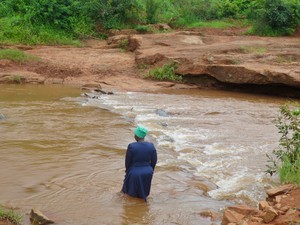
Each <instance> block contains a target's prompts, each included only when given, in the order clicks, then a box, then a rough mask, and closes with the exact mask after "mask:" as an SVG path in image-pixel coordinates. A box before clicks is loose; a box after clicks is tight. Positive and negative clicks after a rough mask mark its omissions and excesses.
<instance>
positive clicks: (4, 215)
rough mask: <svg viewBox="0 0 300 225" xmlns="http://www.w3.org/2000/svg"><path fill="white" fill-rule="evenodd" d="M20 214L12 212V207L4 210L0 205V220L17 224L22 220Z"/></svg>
mask: <svg viewBox="0 0 300 225" xmlns="http://www.w3.org/2000/svg"><path fill="white" fill-rule="evenodd" d="M22 219H23V218H22V216H20V215H19V214H17V213H16V212H14V211H13V210H12V209H9V210H5V209H4V208H2V207H1V206H0V220H1V221H9V222H11V223H13V224H16V225H19V224H21V221H22Z"/></svg>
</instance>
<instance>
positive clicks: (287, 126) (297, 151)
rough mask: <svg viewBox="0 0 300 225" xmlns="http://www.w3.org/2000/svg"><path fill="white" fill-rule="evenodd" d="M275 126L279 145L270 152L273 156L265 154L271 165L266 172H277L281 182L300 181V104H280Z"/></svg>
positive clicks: (271, 173)
mask: <svg viewBox="0 0 300 225" xmlns="http://www.w3.org/2000/svg"><path fill="white" fill-rule="evenodd" d="M276 127H277V128H278V130H279V133H280V134H281V137H280V139H279V147H278V148H277V149H275V150H273V152H272V153H273V156H274V157H275V158H274V157H272V156H270V155H267V157H268V159H269V162H270V163H271V165H267V167H268V170H267V171H266V172H267V173H269V174H270V175H273V174H274V173H279V175H280V178H281V181H282V182H293V183H300V176H299V175H300V105H298V104H296V103H292V104H291V103H290V104H287V105H284V106H282V107H281V109H280V116H279V117H278V118H277V119H276ZM297 175H298V176H297ZM295 177H296V178H297V179H295Z"/></svg>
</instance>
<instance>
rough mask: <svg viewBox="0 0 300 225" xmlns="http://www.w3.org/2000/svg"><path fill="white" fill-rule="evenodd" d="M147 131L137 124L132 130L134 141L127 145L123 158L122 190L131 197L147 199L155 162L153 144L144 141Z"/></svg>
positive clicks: (155, 156)
mask: <svg viewBox="0 0 300 225" xmlns="http://www.w3.org/2000/svg"><path fill="white" fill-rule="evenodd" d="M147 133H148V131H147V129H146V128H145V127H142V126H138V127H137V128H135V130H134V138H135V140H136V142H133V143H131V144H129V145H128V147H127V151H126V158H125V168H126V171H125V172H126V174H125V179H124V184H123V188H122V191H123V193H126V194H128V195H130V196H132V197H137V198H142V199H144V200H145V202H146V201H147V196H148V195H149V193H150V188H151V181H152V176H153V172H154V168H155V165H156V162H157V153H156V149H155V147H154V145H153V144H152V143H150V142H146V141H145V136H146V135H147Z"/></svg>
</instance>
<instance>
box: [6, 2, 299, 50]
mask: <svg viewBox="0 0 300 225" xmlns="http://www.w3.org/2000/svg"><path fill="white" fill-rule="evenodd" d="M236 21H237V22H238V23H237V22H236ZM155 23H167V24H169V25H170V26H171V27H173V28H181V27H188V28H193V27H202V26H210V27H217V28H224V27H231V26H245V25H247V26H250V27H252V28H251V30H250V31H249V32H250V33H253V34H259V35H287V34H292V33H293V32H294V31H295V29H296V28H297V27H298V26H299V23H300V2H299V0H176V1H175V0H90V1H84V0H64V1H60V0H40V1H33V0H2V1H1V2H0V43H4V44H19V43H22V44H30V45H35V44H52V45H62V44H73V45H79V44H80V43H79V41H78V40H80V39H82V38H87V37H98V38H102V37H105V36H106V31H107V30H108V29H124V28H136V29H137V30H141V31H143V32H147V30H148V29H149V27H148V26H147V25H148V24H155Z"/></svg>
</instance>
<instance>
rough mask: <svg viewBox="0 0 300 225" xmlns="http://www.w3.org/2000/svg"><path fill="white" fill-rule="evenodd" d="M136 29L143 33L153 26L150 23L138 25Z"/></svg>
mask: <svg viewBox="0 0 300 225" xmlns="http://www.w3.org/2000/svg"><path fill="white" fill-rule="evenodd" d="M135 30H136V31H137V32H139V33H141V34H145V33H148V32H150V31H151V26H149V25H137V26H136V27H135Z"/></svg>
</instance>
